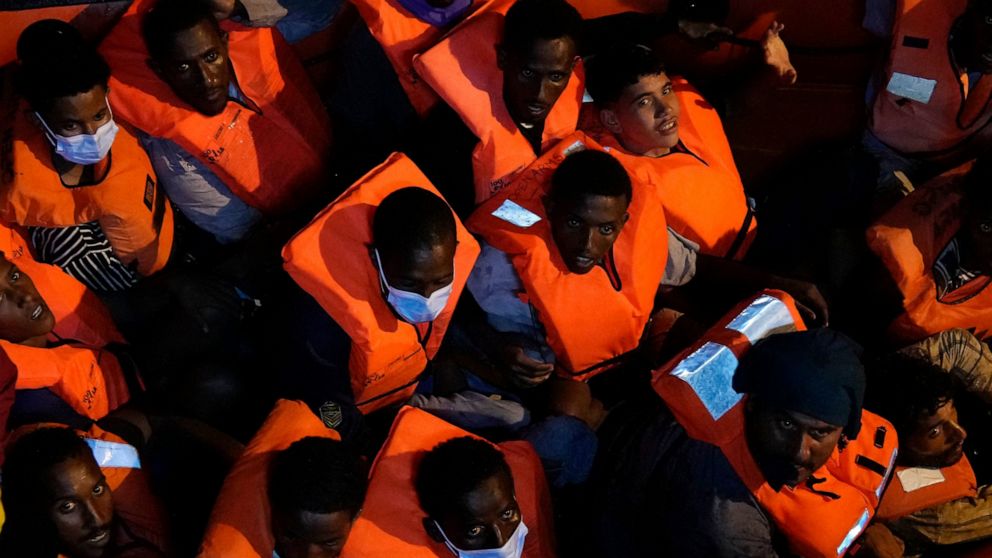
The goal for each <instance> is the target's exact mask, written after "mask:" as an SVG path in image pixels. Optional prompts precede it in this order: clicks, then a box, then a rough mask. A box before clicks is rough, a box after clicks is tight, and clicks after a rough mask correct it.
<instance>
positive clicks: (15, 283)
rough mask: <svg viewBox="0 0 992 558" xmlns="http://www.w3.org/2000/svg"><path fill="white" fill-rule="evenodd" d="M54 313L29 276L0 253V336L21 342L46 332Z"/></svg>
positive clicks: (50, 327) (52, 322)
mask: <svg viewBox="0 0 992 558" xmlns="http://www.w3.org/2000/svg"><path fill="white" fill-rule="evenodd" d="M53 327H55V316H54V315H53V314H52V311H51V310H49V309H48V305H46V304H45V301H44V300H43V299H42V298H41V295H40V294H38V289H36V288H35V286H34V283H32V282H31V278H30V277H28V276H27V274H25V273H24V272H22V271H21V270H20V269H18V267H17V266H16V265H14V264H13V263H11V262H10V260H8V259H7V258H6V257H3V256H2V255H0V339H3V340H5V341H10V342H12V343H21V342H23V341H26V340H28V339H32V338H35V337H41V336H43V335H47V334H48V333H49V332H50V331H52V328H53Z"/></svg>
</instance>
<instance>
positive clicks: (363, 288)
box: [282, 153, 479, 413]
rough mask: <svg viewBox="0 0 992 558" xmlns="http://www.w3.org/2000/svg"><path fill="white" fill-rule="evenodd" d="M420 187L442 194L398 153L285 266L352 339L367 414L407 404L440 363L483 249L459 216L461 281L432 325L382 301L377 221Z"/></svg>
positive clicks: (341, 202)
mask: <svg viewBox="0 0 992 558" xmlns="http://www.w3.org/2000/svg"><path fill="white" fill-rule="evenodd" d="M408 186H416V187H419V188H423V189H424V190H427V191H429V192H431V193H433V194H435V195H437V196H438V197H442V196H441V194H440V193H439V192H438V191H437V190H436V189H435V188H434V186H433V185H432V184H431V183H430V181H429V180H427V177H425V176H424V174H423V173H422V172H420V169H418V168H417V166H416V165H415V164H414V163H413V161H411V160H410V159H409V158H408V157H407V156H406V155H403V154H402V153H393V154H392V155H390V156H389V158H388V159H386V161H385V162H384V163H382V164H381V165H379V166H378V167H376V168H374V169H372V170H371V171H369V173H368V174H366V175H365V176H363V177H362V178H360V179H359V180H358V182H356V183H355V184H353V185H352V186H351V187H350V188H348V190H346V191H345V192H344V193H343V194H341V196H339V197H338V199H337V200H335V201H334V202H333V203H332V204H331V205H329V206H327V208H325V209H324V211H322V212H321V213H320V214H318V215H317V217H315V218H314V220H313V221H312V222H311V223H310V224H309V225H307V226H306V227H305V228H304V229H303V230H301V231H300V232H299V233H297V234H296V236H295V237H293V238H292V239H291V240H290V241H289V243H287V244H286V246H285V247H284V248H283V252H282V255H283V259H284V260H285V264H284V267H285V268H286V271H287V272H289V274H290V276H291V277H292V278H293V280H295V281H296V283H297V284H298V285H300V286H301V287H302V288H303V290H305V291H306V292H308V293H310V296H312V297H314V298H315V299H316V300H317V302H319V303H320V305H321V307H323V308H324V310H325V311H327V313H328V314H329V315H330V316H331V317H332V318H334V321H335V322H337V323H338V325H340V326H341V328H342V329H344V330H345V332H347V333H348V336H349V337H351V354H350V356H349V362H348V368H349V370H350V372H351V388H352V392H353V394H354V396H355V402H356V404H357V405H358V408H359V409H360V410H361V411H362V412H363V413H369V412H372V411H374V410H376V409H380V408H382V407H385V406H387V405H390V404H393V403H396V402H399V401H404V400H406V399H407V398H409V397H410V395H412V394H413V391H414V389H415V388H416V383H417V380H419V379H420V376H421V374H422V373H423V372H424V369H425V368H427V363H428V361H429V360H430V359H432V358H434V354H435V353H437V350H438V348H439V347H440V346H441V340H442V339H444V333H445V331H447V329H448V324H449V322H450V321H451V315H452V313H453V312H454V310H455V306H456V305H457V303H458V298H459V297H460V296H461V293H462V289H463V288H464V287H465V281H467V280H468V276H469V274H470V273H471V272H472V266H473V265H475V260H476V258H477V257H478V256H479V244H478V243H477V242H476V241H475V239H474V238H472V235H470V234H469V233H468V231H467V230H465V227H464V226H462V224H461V222H459V220H458V217H455V225H456V227H457V240H458V246H457V248H456V249H455V279H454V285H453V287H452V291H451V297H450V298H449V299H448V304H447V306H446V307H445V309H444V311H443V312H442V313H441V315H440V316H438V317H437V319H436V320H434V321H433V322H431V323H429V324H416V325H414V324H409V323H407V322H404V321H403V320H400V319H399V318H398V317H397V316H396V314H395V313H394V312H393V310H392V308H391V307H390V306H389V304H388V303H387V302H386V300H385V299H384V298H383V296H382V287H381V286H380V285H381V284H380V281H379V272H378V271H377V270H376V267H375V266H374V265H373V262H372V259H371V257H370V256H369V247H370V246H371V245H372V216H373V215H374V213H375V209H376V208H377V207H378V206H379V203H380V202H381V201H382V200H383V199H385V198H386V196H388V195H389V194H391V193H393V192H395V191H396V190H399V189H401V188H406V187H408Z"/></svg>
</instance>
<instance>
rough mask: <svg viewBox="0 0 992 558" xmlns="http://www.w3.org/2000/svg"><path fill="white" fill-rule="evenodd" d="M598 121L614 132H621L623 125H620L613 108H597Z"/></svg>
mask: <svg viewBox="0 0 992 558" xmlns="http://www.w3.org/2000/svg"><path fill="white" fill-rule="evenodd" d="M599 121H600V122H602V123H603V126H604V127H606V129H607V130H609V131H611V132H613V133H614V134H618V135H619V134H622V133H623V126H621V125H620V119H619V118H618V117H617V113H616V111H614V110H613V109H605V108H604V109H600V110H599Z"/></svg>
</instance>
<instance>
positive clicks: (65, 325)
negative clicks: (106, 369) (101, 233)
mask: <svg viewBox="0 0 992 558" xmlns="http://www.w3.org/2000/svg"><path fill="white" fill-rule="evenodd" d="M0 252H3V253H4V256H6V258H7V259H8V260H10V261H11V262H12V263H14V264H15V265H16V266H17V267H18V268H20V269H21V270H22V271H24V272H25V273H27V274H28V277H30V278H31V281H32V282H33V283H34V286H35V287H36V288H37V289H38V293H39V294H40V295H41V297H42V298H43V299H44V300H45V304H46V305H47V306H48V309H49V310H51V311H52V314H54V315H55V329H54V330H53V331H52V336H51V337H52V338H53V340H59V339H71V340H73V341H79V342H80V343H83V344H84V345H88V346H91V347H103V346H104V345H107V344H108V343H115V342H116V343H119V342H123V341H124V338H123V337H122V336H121V334H120V333H119V332H118V331H117V326H115V325H114V320H113V318H111V317H110V313H109V312H108V311H107V308H106V307H105V306H104V305H103V302H101V301H100V299H99V298H98V297H97V296H96V294H94V293H93V291H91V290H89V289H88V288H86V285H83V284H82V283H80V282H79V281H77V280H76V279H75V278H73V277H72V276H70V275H69V274H67V273H66V272H64V271H62V270H61V269H59V268H58V267H57V266H54V265H49V264H44V263H41V262H39V261H36V260H35V259H34V258H33V257H32V256H31V250H30V249H29V248H28V242H27V240H26V238H25V236H24V233H23V232H22V231H21V229H20V228H18V227H17V226H16V225H14V226H10V225H4V224H2V223H0Z"/></svg>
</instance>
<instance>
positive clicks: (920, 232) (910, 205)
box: [867, 165, 992, 343]
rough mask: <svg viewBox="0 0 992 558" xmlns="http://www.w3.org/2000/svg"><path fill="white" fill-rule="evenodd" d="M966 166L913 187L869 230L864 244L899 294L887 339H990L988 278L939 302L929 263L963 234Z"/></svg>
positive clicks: (991, 319)
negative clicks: (956, 335) (955, 333)
mask: <svg viewBox="0 0 992 558" xmlns="http://www.w3.org/2000/svg"><path fill="white" fill-rule="evenodd" d="M968 168H969V167H968V166H967V165H966V166H963V167H960V168H958V169H955V170H953V171H950V172H948V173H945V174H942V175H940V176H938V177H936V178H934V179H933V180H931V181H930V182H928V183H926V184H924V185H923V186H921V187H919V188H917V189H916V190H915V191H913V192H912V193H910V194H909V195H908V196H906V197H905V198H904V199H902V200H900V201H899V203H898V204H896V205H895V206H894V207H893V208H892V209H890V210H889V211H888V212H886V213H885V214H884V215H882V217H881V218H880V219H879V220H878V221H877V222H876V223H875V224H873V225H872V226H871V227H869V228H868V232H867V239H868V246H869V247H870V248H871V250H872V252H874V253H875V255H876V256H878V257H879V258H880V259H881V260H882V263H883V264H884V265H885V268H886V269H887V270H888V271H889V274H890V275H891V276H892V279H893V281H894V282H895V284H896V286H897V287H898V288H899V292H900V293H902V299H903V308H904V309H905V311H904V313H903V314H902V315H901V316H899V317H898V318H896V320H895V321H894V322H893V323H892V324H891V325H890V326H889V335H890V336H891V337H892V338H893V339H895V340H897V341H900V342H902V343H913V342H916V341H919V340H921V339H923V338H924V337H928V336H930V335H934V334H936V333H939V332H941V331H944V330H947V329H953V328H958V327H959V328H964V329H971V330H973V331H975V335H976V336H978V337H979V338H980V339H984V338H987V337H989V336H990V335H992V288H988V287H989V284H990V283H992V277H989V276H987V275H982V276H979V277H976V278H974V279H972V280H971V281H969V282H968V283H967V284H965V285H963V286H962V287H960V288H959V289H957V290H955V291H954V292H951V293H948V294H947V295H946V296H945V297H944V300H938V299H937V284H936V282H935V281H934V277H933V264H934V262H936V261H937V257H938V256H939V255H940V253H941V252H942V251H943V250H944V248H946V247H947V245H948V243H950V241H951V240H952V239H953V238H954V237H955V236H956V235H957V234H958V232H959V231H960V230H961V218H962V213H963V208H962V207H961V202H962V192H961V181H962V180H964V177H965V175H966V173H967V170H968Z"/></svg>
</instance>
